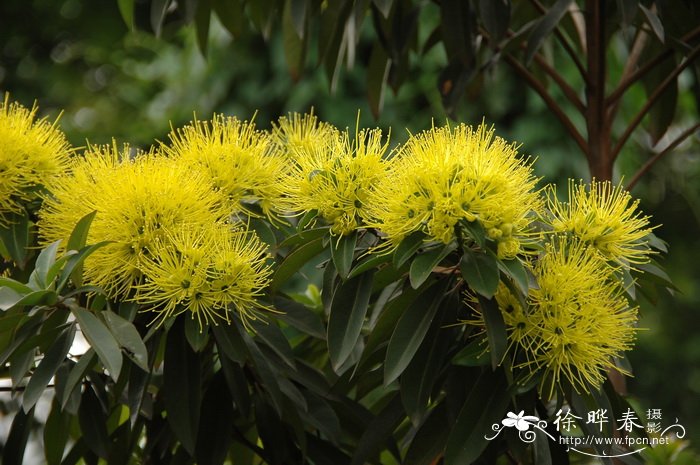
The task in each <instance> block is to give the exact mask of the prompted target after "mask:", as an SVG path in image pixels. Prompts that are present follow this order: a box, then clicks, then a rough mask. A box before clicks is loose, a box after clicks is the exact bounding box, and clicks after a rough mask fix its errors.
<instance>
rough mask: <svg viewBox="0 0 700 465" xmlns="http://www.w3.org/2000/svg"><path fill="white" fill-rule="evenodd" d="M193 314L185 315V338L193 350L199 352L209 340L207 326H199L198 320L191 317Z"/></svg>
mask: <svg viewBox="0 0 700 465" xmlns="http://www.w3.org/2000/svg"><path fill="white" fill-rule="evenodd" d="M193 317H194V314H190V315H187V316H186V317H185V318H184V321H185V339H187V342H188V343H189V344H190V347H192V350H194V351H195V352H201V351H202V350H204V348H205V347H206V346H207V342H209V326H208V325H204V326H200V323H199V320H197V318H193Z"/></svg>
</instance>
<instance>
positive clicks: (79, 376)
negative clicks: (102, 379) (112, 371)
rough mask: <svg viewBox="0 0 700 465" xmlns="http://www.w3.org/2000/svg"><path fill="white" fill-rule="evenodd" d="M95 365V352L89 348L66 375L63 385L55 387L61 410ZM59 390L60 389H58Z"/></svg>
mask: <svg viewBox="0 0 700 465" xmlns="http://www.w3.org/2000/svg"><path fill="white" fill-rule="evenodd" d="M95 363H97V357H96V356H95V350H94V349H92V348H90V349H88V350H87V352H85V353H84V354H83V355H81V356H80V359H79V360H78V363H76V364H75V365H74V366H73V369H72V370H71V371H70V373H69V374H68V377H67V378H66V381H65V383H61V384H58V383H57V385H56V394H57V396H58V397H59V400H60V402H61V408H62V409H64V408H66V405H67V404H68V401H69V400H70V398H71V394H72V393H73V391H75V390H76V388H77V387H78V386H79V383H80V382H81V381H82V380H83V378H85V375H86V374H87V372H88V371H89V370H90V369H92V367H93V366H94V365H95ZM59 388H60V389H59Z"/></svg>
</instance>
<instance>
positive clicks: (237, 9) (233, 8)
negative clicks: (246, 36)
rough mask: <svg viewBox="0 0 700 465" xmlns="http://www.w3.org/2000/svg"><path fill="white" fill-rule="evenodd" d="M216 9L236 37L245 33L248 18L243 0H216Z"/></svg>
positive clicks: (224, 24) (222, 22)
mask: <svg viewBox="0 0 700 465" xmlns="http://www.w3.org/2000/svg"><path fill="white" fill-rule="evenodd" d="M214 11H215V12H216V15H217V16H218V17H219V21H221V24H223V26H224V27H225V28H226V30H227V31H228V32H229V33H230V34H231V35H232V36H233V37H234V39H235V38H237V37H238V36H240V35H241V34H242V33H243V30H244V28H245V26H246V21H247V19H246V17H245V11H244V4H243V2H242V1H241V0H214Z"/></svg>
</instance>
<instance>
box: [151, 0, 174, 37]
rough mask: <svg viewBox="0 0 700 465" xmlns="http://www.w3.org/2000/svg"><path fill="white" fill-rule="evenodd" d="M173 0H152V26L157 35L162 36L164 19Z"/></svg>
mask: <svg viewBox="0 0 700 465" xmlns="http://www.w3.org/2000/svg"><path fill="white" fill-rule="evenodd" d="M171 1H172V0H152V1H151V27H152V28H153V32H154V33H155V35H156V37H160V33H161V31H162V29H163V20H164V19H165V14H166V13H167V11H168V7H169V6H170V2H171Z"/></svg>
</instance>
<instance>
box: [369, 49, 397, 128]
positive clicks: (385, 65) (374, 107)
mask: <svg viewBox="0 0 700 465" xmlns="http://www.w3.org/2000/svg"><path fill="white" fill-rule="evenodd" d="M390 68H391V60H390V59H389V55H388V54H387V52H386V50H384V47H383V46H382V44H381V43H380V42H375V44H374V47H372V53H371V55H370V57H369V63H368V64H367V101H368V102H369V108H370V110H371V111H372V115H373V116H374V117H375V119H376V118H379V114H380V113H381V112H382V109H383V107H384V91H385V90H386V84H387V79H388V78H389V69H390Z"/></svg>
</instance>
